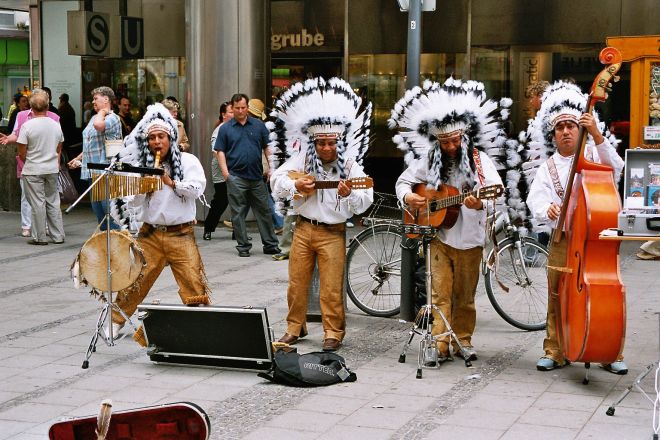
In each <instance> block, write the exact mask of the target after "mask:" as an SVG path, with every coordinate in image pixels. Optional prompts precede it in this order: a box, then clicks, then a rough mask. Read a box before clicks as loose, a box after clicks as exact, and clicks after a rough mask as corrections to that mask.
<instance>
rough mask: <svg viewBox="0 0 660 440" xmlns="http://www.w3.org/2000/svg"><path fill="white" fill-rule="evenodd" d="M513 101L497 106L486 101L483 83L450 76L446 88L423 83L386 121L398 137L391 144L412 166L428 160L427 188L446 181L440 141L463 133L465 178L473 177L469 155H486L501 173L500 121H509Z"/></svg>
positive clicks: (502, 143) (502, 137)
mask: <svg viewBox="0 0 660 440" xmlns="http://www.w3.org/2000/svg"><path fill="white" fill-rule="evenodd" d="M510 106H511V99H509V98H504V99H502V100H501V101H500V102H499V103H498V102H496V101H493V100H490V99H488V98H487V97H486V92H485V91H484V85H483V83H480V82H478V81H466V82H462V81H460V80H456V79H454V78H452V77H450V78H448V79H447V81H445V83H444V84H440V83H437V82H432V81H429V80H427V81H424V84H423V85H422V87H414V88H412V89H411V90H408V91H406V93H405V95H404V96H403V98H401V99H400V100H399V101H398V102H397V103H396V104H395V106H394V109H393V110H392V116H391V118H390V119H389V120H388V125H389V127H390V128H391V129H398V130H399V134H397V135H396V136H394V137H393V138H392V140H393V141H394V143H395V144H396V145H397V147H398V148H399V149H400V150H402V151H404V152H405V157H404V158H405V161H406V163H410V162H411V161H413V160H419V159H422V158H423V157H428V164H429V182H428V183H429V186H433V187H437V186H439V185H440V184H441V183H442V181H443V180H444V179H445V178H446V173H447V172H448V170H446V169H444V170H443V160H442V154H441V151H440V149H439V146H438V140H440V139H442V138H443V137H446V136H451V135H455V134H459V133H460V134H461V136H462V142H461V144H462V148H461V156H460V159H459V160H460V162H459V169H460V170H461V171H462V172H463V173H464V175H465V176H472V175H474V169H475V165H474V159H473V157H472V151H473V149H474V148H477V149H478V150H480V151H484V152H486V153H487V154H488V155H489V156H490V157H491V158H492V159H493V162H494V163H495V166H496V167H497V168H498V170H499V169H503V168H504V160H505V155H506V146H505V141H506V134H505V131H504V129H503V121H504V120H505V119H507V118H508V115H509V110H508V108H509V107H510Z"/></svg>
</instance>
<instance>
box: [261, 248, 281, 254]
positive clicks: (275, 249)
mask: <svg viewBox="0 0 660 440" xmlns="http://www.w3.org/2000/svg"><path fill="white" fill-rule="evenodd" d="M281 252H282V251H281V250H280V248H274V249H264V254H266V255H277V254H279V253H281Z"/></svg>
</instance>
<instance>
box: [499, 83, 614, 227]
mask: <svg viewBox="0 0 660 440" xmlns="http://www.w3.org/2000/svg"><path fill="white" fill-rule="evenodd" d="M587 98H588V96H587V95H586V94H585V93H582V90H580V88H579V87H578V86H577V85H575V84H573V83H569V82H565V81H561V80H560V81H556V82H555V83H554V84H552V85H551V86H549V87H548V88H547V89H546V90H545V92H544V93H543V97H542V98H541V108H540V109H539V111H538V113H536V116H535V117H534V119H530V120H529V122H528V126H527V130H526V131H522V132H520V134H519V136H518V139H517V140H513V139H512V140H510V141H509V143H508V145H509V149H508V151H507V154H508V160H509V162H508V167H507V168H508V171H507V177H506V186H507V190H508V191H507V192H508V197H507V204H508V206H509V208H510V209H509V215H510V216H511V217H512V218H522V219H523V221H525V222H527V219H528V218H529V214H528V213H527V206H526V204H525V200H526V199H527V195H528V193H529V187H530V186H531V184H532V181H533V180H534V176H536V171H537V170H538V168H539V167H540V166H541V164H542V163H543V162H545V161H546V160H547V159H548V158H549V157H550V156H552V155H553V154H554V153H555V151H556V150H557V145H556V144H555V141H554V127H555V125H556V124H557V123H558V122H560V121H566V120H571V121H573V122H575V123H577V122H578V120H579V119H580V116H581V115H582V113H584V111H585V109H586V106H587ZM593 115H594V119H595V120H596V123H597V125H598V128H599V130H600V131H601V133H603V136H604V137H605V138H607V140H608V141H609V142H610V143H611V144H612V145H613V146H614V147H616V146H617V144H618V143H619V142H620V141H619V140H617V139H616V137H615V136H614V135H613V134H612V133H610V131H609V130H607V128H606V127H605V123H604V122H600V120H599V118H598V114H597V112H596V111H594V112H593ZM587 146H589V147H594V140H593V137H592V136H591V135H589V134H588V135H587ZM531 224H532V225H533V227H534V229H535V230H540V231H546V230H549V227H547V226H544V225H540V224H538V223H537V222H536V220H534V219H531Z"/></svg>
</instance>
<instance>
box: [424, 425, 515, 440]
mask: <svg viewBox="0 0 660 440" xmlns="http://www.w3.org/2000/svg"><path fill="white" fill-rule="evenodd" d="M503 432H504V431H501V430H497V429H494V428H493V429H487V428H476V427H469V426H456V425H453V424H450V423H447V424H444V425H442V426H441V427H439V428H436V429H434V430H432V431H429V432H428V433H427V434H426V435H425V436H424V437H422V438H427V439H444V438H447V439H449V438H455V439H458V438H464V439H479V440H491V439H493V440H496V439H499V438H500V437H501V436H502V434H503Z"/></svg>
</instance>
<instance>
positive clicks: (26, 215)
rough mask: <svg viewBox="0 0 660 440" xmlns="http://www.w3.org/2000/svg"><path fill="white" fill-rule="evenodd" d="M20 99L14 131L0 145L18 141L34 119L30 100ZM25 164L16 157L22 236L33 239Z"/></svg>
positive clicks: (57, 119)
mask: <svg viewBox="0 0 660 440" xmlns="http://www.w3.org/2000/svg"><path fill="white" fill-rule="evenodd" d="M19 96H20V99H19V101H18V107H17V108H16V109H15V110H14V112H13V113H12V127H13V128H12V130H11V131H10V133H9V134H8V135H4V134H0V144H2V145H7V144H11V143H13V142H16V141H17V140H18V136H19V135H20V132H21V127H22V126H23V124H24V123H25V122H26V121H29V120H30V119H32V118H33V117H34V112H33V110H32V109H31V108H30V103H29V98H28V97H27V96H25V95H19ZM46 116H48V117H49V118H50V119H52V120H53V121H55V122H57V123H58V124H59V122H60V117H59V116H58V115H57V114H55V113H53V112H51V111H47V112H46ZM24 165H25V162H24V161H23V159H21V157H20V155H17V156H16V177H17V178H18V179H20V183H21V236H23V237H33V238H34V234H33V233H32V229H31V227H32V208H30V203H29V202H28V199H27V196H26V192H25V188H24V186H25V185H24V180H23V179H22V173H23V167H24ZM46 233H48V228H46Z"/></svg>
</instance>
